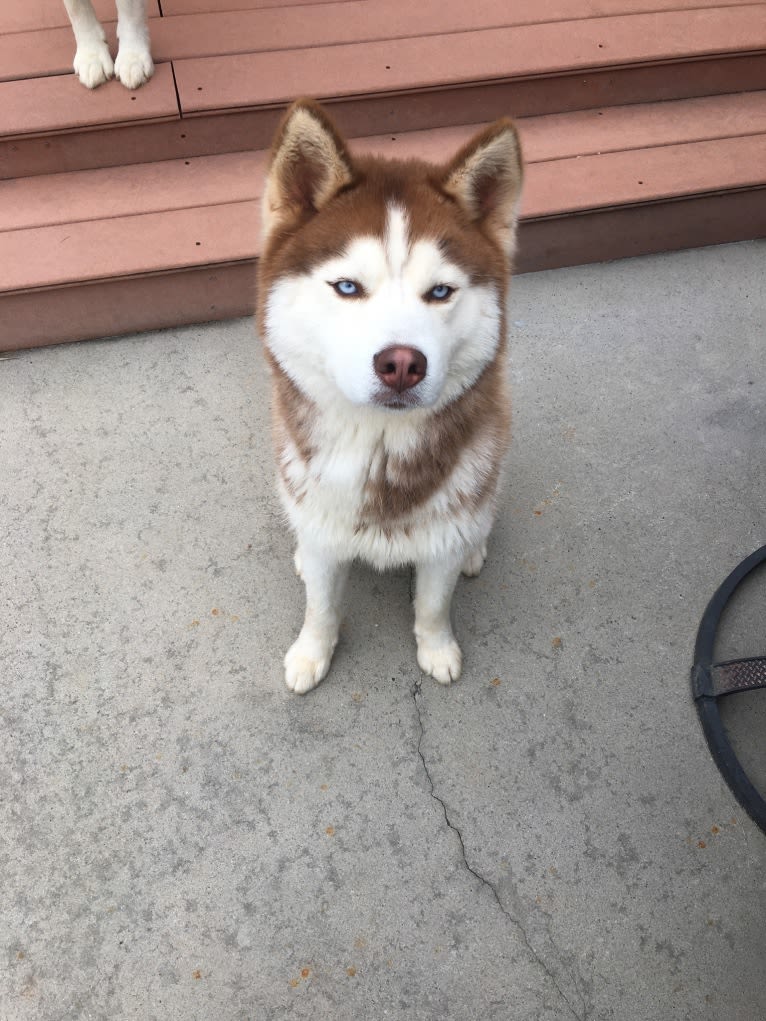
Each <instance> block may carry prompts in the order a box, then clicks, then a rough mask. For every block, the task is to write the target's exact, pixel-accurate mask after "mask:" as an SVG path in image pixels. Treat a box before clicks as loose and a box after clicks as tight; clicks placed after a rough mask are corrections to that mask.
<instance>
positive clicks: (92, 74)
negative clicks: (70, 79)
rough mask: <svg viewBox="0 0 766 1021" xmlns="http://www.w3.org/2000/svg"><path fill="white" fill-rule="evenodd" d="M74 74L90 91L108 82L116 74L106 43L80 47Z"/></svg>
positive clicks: (94, 43)
mask: <svg viewBox="0 0 766 1021" xmlns="http://www.w3.org/2000/svg"><path fill="white" fill-rule="evenodd" d="M74 73H75V74H76V75H77V77H78V78H79V79H80V81H81V82H82V84H83V85H85V86H86V88H89V89H95V88H96V86H98V85H102V84H103V83H104V82H105V81H108V80H109V79H110V78H111V77H112V75H113V74H114V64H113V62H112V58H111V56H110V54H109V47H108V46H107V45H106V43H105V42H98V41H96V42H93V43H91V44H90V45H88V46H78V48H77V52H76V53H75V55H74Z"/></svg>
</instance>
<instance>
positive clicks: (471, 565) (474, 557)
mask: <svg viewBox="0 0 766 1021" xmlns="http://www.w3.org/2000/svg"><path fill="white" fill-rule="evenodd" d="M486 559H487V544H486V542H483V543H482V544H481V546H477V547H476V549H474V550H471V552H470V553H469V554H468V556H467V557H466V558H465V560H464V561H463V566H462V568H461V571H462V572H463V574H464V575H465V576H466V577H467V578H475V577H476V576H477V575H478V574H480V573H481V569H482V567H484V561H485V560H486Z"/></svg>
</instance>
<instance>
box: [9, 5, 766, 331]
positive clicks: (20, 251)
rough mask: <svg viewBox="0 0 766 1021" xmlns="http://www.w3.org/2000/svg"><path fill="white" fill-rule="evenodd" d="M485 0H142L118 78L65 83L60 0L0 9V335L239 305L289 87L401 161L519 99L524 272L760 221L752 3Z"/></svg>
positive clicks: (764, 187) (461, 136)
mask: <svg viewBox="0 0 766 1021" xmlns="http://www.w3.org/2000/svg"><path fill="white" fill-rule="evenodd" d="M211 6H215V8H216V9H215V10H214V11H210V10H209V8H210V7H211ZM474 7H476V8H478V9H476V10H474V9H473V8H472V7H471V6H470V5H466V4H465V3H464V0H421V2H420V3H419V4H417V5H414V4H412V3H411V0H390V2H389V3H387V4H379V3H377V2H373V0H316V2H313V3H312V2H307V0H303V2H298V0H295V2H294V0H281V2H280V0H224V2H223V3H221V4H216V5H213V4H212V3H211V0H162V11H161V12H160V9H159V4H158V2H157V0H151V2H150V12H151V14H152V26H151V27H152V41H153V54H154V57H155V64H156V73H155V76H154V78H153V79H152V80H151V81H150V82H149V83H148V84H147V85H145V86H144V87H143V88H141V89H140V90H137V91H136V92H133V93H131V92H129V91H128V90H126V89H124V88H122V86H121V85H119V84H118V83H116V82H112V83H109V84H108V85H106V86H103V87H101V88H99V89H97V90H95V91H93V92H90V91H88V90H85V89H83V88H82V86H81V85H80V84H79V83H78V82H77V81H76V80H75V78H74V76H73V75H72V74H71V71H70V68H71V60H72V55H73V40H72V36H71V31H70V29H69V28H68V26H67V24H66V20H65V16H64V15H63V11H62V7H61V3H60V0H40V2H39V3H37V4H34V5H32V4H28V2H27V0H5V3H4V6H3V9H2V10H0V267H2V270H0V350H4V349H8V348H13V347H19V346H27V345H36V344H41V343H51V342H55V341H57V340H75V339H80V338H85V337H91V336H98V335H108V334H112V333H120V332H126V331H129V330H133V329H144V328H151V327H158V326H166V325H173V324H176V323H181V322H193V321H203V320H205V319H211V318H220V317H223V316H227V315H233V314H243V313H244V312H247V311H249V310H250V309H251V308H252V304H253V297H254V275H253V265H254V262H255V260H256V259H257V257H258V254H259V246H260V240H259V211H260V199H261V194H262V190H263V181H264V177H265V171H266V164H267V158H268V157H267V152H266V151H265V146H266V144H267V140H268V138H269V137H270V135H271V132H272V131H273V127H274V124H275V123H276V120H277V118H278V117H279V116H280V111H281V109H283V108H284V105H285V103H286V102H287V101H289V99H291V98H292V97H293V96H295V95H298V94H311V95H314V96H317V97H318V98H320V99H323V100H324V101H326V102H328V103H330V104H332V105H333V109H334V110H335V113H336V117H338V119H339V121H340V123H341V125H342V127H343V129H344V131H345V132H346V133H347V134H350V135H351V137H352V140H351V143H350V145H351V149H352V151H356V152H360V153H361V152H377V153H380V154H382V155H385V156H391V157H399V158H411V157H417V158H424V159H429V160H434V161H439V160H440V159H444V158H445V157H447V156H449V155H450V154H451V153H452V152H453V151H454V150H455V149H456V148H457V147H459V146H460V145H461V144H463V143H464V142H465V141H466V140H467V139H468V138H469V137H470V135H471V134H473V133H474V132H475V131H476V130H477V129H478V126H479V125H480V124H482V123H484V122H486V121H487V120H490V119H492V118H493V117H494V116H497V115H498V114H499V113H500V112H510V113H513V114H515V115H516V116H517V123H518V124H519V128H520V132H521V135H522V143H523V148H524V153H525V159H526V162H527V175H526V182H525V189H524V195H523V200H522V208H521V228H520V233H521V245H520V256H519V269H520V270H521V271H527V270H533V269H538V268H544V267H547V266H556V265H567V264H571V263H572V262H578V261H592V260H594V259H598V258H613V257H620V256H624V255H629V254H638V253H640V252H642V251H657V250H663V249H667V248H676V247H681V246H683V245H688V244H705V243H716V242H719V241H724V240H735V239H737V238H740V237H742V238H744V237H756V236H762V235H763V234H766V87H765V86H766V3H743V2H741V0H538V2H536V3H534V4H532V3H520V4H507V3H506V2H505V0H487V2H486V3H484V4H481V5H474ZM96 9H97V11H98V13H99V15H100V16H101V17H102V19H104V21H105V27H106V28H107V36H108V38H109V40H110V41H111V43H112V45H114V28H115V26H114V23H113V21H111V22H109V19H110V18H112V19H113V18H114V8H113V4H112V0H97V2H96ZM107 22H109V23H108V24H106V23H107Z"/></svg>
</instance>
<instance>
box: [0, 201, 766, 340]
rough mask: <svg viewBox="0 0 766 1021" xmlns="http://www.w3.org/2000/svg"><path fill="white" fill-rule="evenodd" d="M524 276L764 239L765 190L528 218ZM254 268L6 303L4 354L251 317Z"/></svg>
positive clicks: (523, 232) (26, 295)
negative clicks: (56, 344)
mask: <svg viewBox="0 0 766 1021" xmlns="http://www.w3.org/2000/svg"><path fill="white" fill-rule="evenodd" d="M519 234H520V237H519V257H518V260H517V270H516V271H517V273H528V272H533V271H535V270H542V269H555V268H559V267H562V266H572V265H580V264H583V263H588V262H601V261H604V260H607V259H617V258H624V257H627V256H636V255H646V254H650V253H653V252H665V251H675V250H678V249H681V248H693V247H698V246H701V245H710V244H723V243H727V242H732V241H746V240H751V239H753V238H758V237H763V236H766V189H752V190H748V191H740V192H732V193H728V194H720V195H706V196H699V197H696V198H690V199H683V200H678V201H673V202H657V203H653V204H648V205H645V206H630V207H623V208H613V209H607V210H603V211H596V212H591V213H583V214H579V215H576V216H568V217H551V218H548V219H539V220H526V221H523V222H522V224H521V227H520V231H519ZM254 302H255V262H254V261H247V262H239V263H236V264H226V265H220V266H213V267H211V266H207V267H201V268H196V269H191V270H187V271H185V272H177V273H168V274H154V275H151V276H146V277H132V278H124V279H112V280H107V281H104V282H96V283H89V284H84V285H82V286H70V287H62V288H50V289H47V290H40V291H27V292H21V293H15V294H8V295H5V296H3V297H0V350H5V351H9V350H15V349H20V348H27V347H38V346H43V345H46V344H52V343H64V342H69V341H78V340H91V339H96V338H99V337H107V336H115V335H118V334H124V333H132V332H136V331H141V330H151V329H162V328H164V327H171V326H180V325H187V324H191V323H202V322H210V321H215V320H221V319H229V318H234V317H237V316H243V315H250V314H251V313H252V311H253V307H254Z"/></svg>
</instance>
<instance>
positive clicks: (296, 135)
mask: <svg viewBox="0 0 766 1021" xmlns="http://www.w3.org/2000/svg"><path fill="white" fill-rule="evenodd" d="M353 177H354V174H353V170H352V165H351V158H350V157H349V155H348V151H347V149H346V144H345V142H344V141H343V139H342V138H341V136H340V134H339V133H338V130H337V128H336V127H335V125H334V124H333V122H332V121H331V120H330V118H329V117H328V116H327V114H326V113H325V112H324V110H323V109H322V107H321V106H320V105H319V104H318V103H315V102H314V101H313V100H311V99H299V100H297V101H296V102H295V103H293V105H292V106H291V107H290V109H289V110H288V111H287V113H286V114H285V117H284V119H283V120H282V123H281V125H280V127H279V129H278V130H277V133H276V136H275V138H274V144H273V146H272V150H271V165H270V167H269V174H268V179H267V181H266V190H265V193H264V197H263V227H264V235H265V236H266V235H268V234H270V233H271V232H272V231H273V230H274V229H275V227H277V226H280V225H281V224H284V223H285V222H291V221H293V220H296V219H301V218H304V217H306V216H312V215H313V214H314V213H316V212H318V211H319V210H320V209H321V208H322V207H323V206H324V205H326V204H327V203H328V202H329V201H330V199H331V198H332V197H333V196H334V195H336V194H337V193H338V192H339V191H340V190H341V188H344V187H345V186H346V185H348V184H350V183H351V182H352V180H353Z"/></svg>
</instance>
